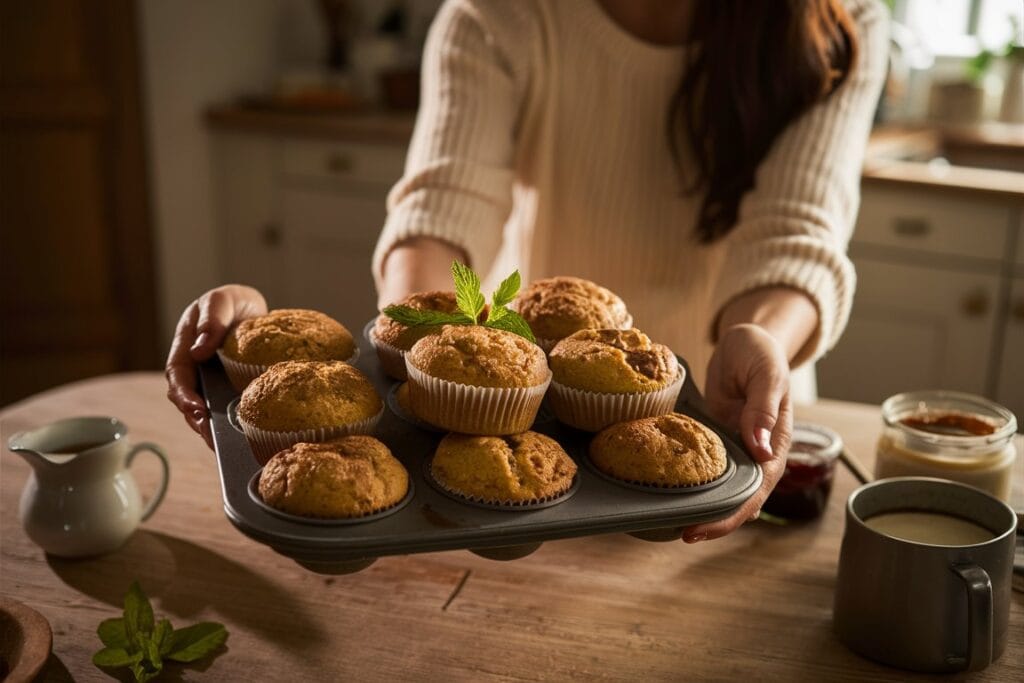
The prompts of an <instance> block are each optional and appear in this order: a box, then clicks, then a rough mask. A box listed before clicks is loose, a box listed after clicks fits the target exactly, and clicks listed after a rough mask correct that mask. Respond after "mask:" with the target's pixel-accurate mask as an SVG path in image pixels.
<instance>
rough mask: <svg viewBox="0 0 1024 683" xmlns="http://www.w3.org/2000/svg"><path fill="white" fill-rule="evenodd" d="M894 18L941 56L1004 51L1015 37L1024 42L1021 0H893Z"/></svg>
mask: <svg viewBox="0 0 1024 683" xmlns="http://www.w3.org/2000/svg"><path fill="white" fill-rule="evenodd" d="M889 4H890V5H891V6H892V8H893V10H892V13H893V18H894V19H895V20H896V21H898V22H900V23H902V24H904V25H906V26H907V28H909V29H910V30H911V31H913V32H914V33H915V34H917V35H918V36H919V37H920V38H921V40H922V41H923V42H924V44H925V45H926V46H927V47H928V49H929V50H930V51H931V52H932V53H933V54H935V55H939V56H957V57H972V56H974V55H976V54H977V53H978V52H979V51H980V50H982V49H988V50H992V51H994V52H997V53H998V52H1001V51H1002V49H1003V48H1004V47H1005V46H1006V44H1007V43H1008V42H1010V40H1011V39H1012V40H1013V41H1014V42H1015V43H1018V44H1019V43H1024V2H1022V0H894V1H893V2H890V3H889Z"/></svg>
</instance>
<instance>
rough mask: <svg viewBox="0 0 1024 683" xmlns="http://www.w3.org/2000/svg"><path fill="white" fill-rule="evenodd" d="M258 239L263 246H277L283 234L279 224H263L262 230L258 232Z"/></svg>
mask: <svg viewBox="0 0 1024 683" xmlns="http://www.w3.org/2000/svg"><path fill="white" fill-rule="evenodd" d="M260 241H261V242H263V246H265V247H270V248H272V249H273V248H274V247H278V246H280V245H281V242H282V241H283V235H282V234H281V226H280V225H278V224H277V223H267V224H266V225H264V226H263V230H262V231H261V232H260Z"/></svg>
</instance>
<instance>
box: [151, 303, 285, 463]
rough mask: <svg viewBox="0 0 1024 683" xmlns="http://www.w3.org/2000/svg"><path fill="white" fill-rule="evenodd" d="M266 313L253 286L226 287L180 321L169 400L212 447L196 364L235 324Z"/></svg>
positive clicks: (169, 360) (195, 305)
mask: <svg viewBox="0 0 1024 683" xmlns="http://www.w3.org/2000/svg"><path fill="white" fill-rule="evenodd" d="M266 312H267V302H266V301H264V299H263V295H262V294H260V293H259V292H258V291H256V290H255V289H253V288H252V287H246V286H244V285H224V286H222V287H217V288H216V289H211V290H210V291H208V292H207V293H206V294H203V295H202V296H201V297H199V298H198V299H196V300H195V301H193V302H192V303H191V304H189V305H188V308H186V309H185V312H184V313H182V314H181V318H180V319H179V320H178V328H177V329H176V330H175V332H174V340H173V341H172V342H171V351H170V353H169V354H168V355H167V365H166V368H165V374H166V375H167V398H169V399H170V401H171V403H173V404H174V405H175V406H176V407H177V408H178V410H180V411H181V413H182V415H184V416H185V422H187V423H188V426H189V427H191V428H192V429H194V430H195V431H196V432H197V433H198V434H199V435H200V436H202V437H203V439H204V440H205V441H206V445H207V446H209V447H210V448H213V436H212V435H211V433H210V415H209V413H208V412H207V410H206V403H205V402H204V401H203V399H202V398H201V397H200V396H199V394H198V393H197V392H196V365H197V363H200V362H202V361H205V360H207V359H208V358H210V357H211V356H212V355H213V354H214V352H215V351H216V350H217V349H218V348H219V347H220V345H221V343H222V342H223V341H224V337H225V336H226V335H227V332H228V330H229V329H230V328H231V326H232V325H234V324H235V323H237V322H239V321H240V320H245V319H246V318H255V317H256V316H259V315H264V314H266Z"/></svg>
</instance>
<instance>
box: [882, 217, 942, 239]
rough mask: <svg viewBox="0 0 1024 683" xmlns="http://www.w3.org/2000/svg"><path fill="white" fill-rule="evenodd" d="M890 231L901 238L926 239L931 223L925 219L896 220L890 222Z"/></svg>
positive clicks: (903, 218) (930, 229)
mask: <svg viewBox="0 0 1024 683" xmlns="http://www.w3.org/2000/svg"><path fill="white" fill-rule="evenodd" d="M892 229H893V232H895V233H896V234H897V235H900V236H902V237H927V236H928V235H929V234H930V233H931V231H932V226H931V223H929V222H928V220H927V219H925V218H906V217H901V218H897V219H896V220H894V221H893V222H892Z"/></svg>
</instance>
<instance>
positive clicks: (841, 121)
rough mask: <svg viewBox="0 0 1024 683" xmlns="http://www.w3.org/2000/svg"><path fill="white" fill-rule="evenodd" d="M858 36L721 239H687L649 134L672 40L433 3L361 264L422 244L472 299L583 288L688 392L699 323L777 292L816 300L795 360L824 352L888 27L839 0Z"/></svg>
mask: <svg viewBox="0 0 1024 683" xmlns="http://www.w3.org/2000/svg"><path fill="white" fill-rule="evenodd" d="M848 7H849V10H850V12H851V14H852V15H853V17H854V19H855V20H856V23H857V27H858V31H859V33H858V37H859V39H860V53H859V55H860V56H859V59H858V61H857V63H856V65H855V68H854V69H853V71H852V72H851V73H850V75H849V76H848V78H847V79H846V81H845V82H844V84H843V85H842V86H841V87H840V89H839V90H837V91H836V92H835V93H833V95H832V96H831V97H829V98H828V99H827V100H826V101H825V102H823V103H821V104H819V105H817V106H816V107H814V108H813V109H811V110H810V111H808V112H807V113H805V114H804V115H803V116H802V117H801V118H799V119H798V120H796V121H795V122H794V123H793V124H791V125H790V126H789V128H788V129H786V130H785V131H784V132H783V134H782V135H781V136H780V137H779V139H778V140H777V141H776V142H775V144H774V146H773V147H772V148H771V150H770V151H769V153H768V155H767V156H766V158H765V159H764V161H763V162H762V164H761V166H760V167H759V169H758V171H757V174H756V184H755V187H754V188H753V189H752V190H750V191H749V192H748V193H747V194H746V195H745V197H744V198H743V201H742V202H741V205H740V211H739V220H738V223H737V225H736V226H735V228H734V229H733V230H732V232H730V233H729V235H728V236H727V237H726V238H724V239H722V240H720V241H718V242H716V243H715V244H712V245H701V244H699V243H698V242H697V241H696V240H695V238H694V230H693V223H694V220H695V216H696V212H697V209H698V207H699V203H700V198H699V197H696V196H686V195H683V194H682V193H681V192H680V190H679V187H680V185H679V181H678V174H677V171H676V168H675V166H674V163H673V160H672V157H671V155H670V153H669V148H668V143H667V140H666V133H665V131H666V125H665V117H666V113H667V111H668V103H669V99H670V97H671V95H672V93H673V92H674V90H675V88H676V86H677V84H678V83H679V80H680V77H681V74H682V70H683V68H684V61H685V57H686V51H687V49H688V48H687V47H685V46H679V47H661V46H654V45H651V44H648V43H645V42H642V41H641V40H639V39H637V38H635V37H633V36H632V35H630V34H628V33H626V32H625V31H624V30H623V29H622V28H620V27H619V26H618V25H617V24H615V23H614V21H612V19H611V18H610V17H608V16H607V15H606V14H605V13H604V11H603V9H602V8H601V7H600V5H599V4H598V2H597V0H448V2H446V4H445V5H444V6H443V8H442V9H441V10H440V12H439V14H438V16H437V18H436V20H435V21H434V24H433V26H432V28H431V31H430V34H429V37H428V40H427V45H426V50H425V53H424V63H423V88H422V103H421V105H420V110H419V114H418V117H417V121H416V129H415V133H414V134H413V139H412V143H411V146H410V148H409V154H408V159H407V161H406V167H405V174H404V176H403V177H402V179H401V180H400V181H399V182H398V183H397V184H396V185H395V187H394V189H393V190H392V191H391V194H390V196H389V197H388V218H387V222H386V224H385V226H384V229H383V232H382V233H381V236H380V239H379V241H378V244H377V249H376V252H375V254H374V263H373V269H374V273H375V275H376V277H378V278H379V277H380V273H381V265H382V262H383V259H384V257H385V256H386V255H387V253H388V252H389V250H390V249H391V248H392V247H393V246H394V245H395V244H397V243H399V242H401V241H402V240H403V239H407V238H409V237H412V236H417V235H427V236H433V237H437V238H439V239H442V240H445V241H447V242H450V243H452V244H454V245H457V246H459V247H461V248H462V249H464V250H465V251H466V253H467V254H468V255H469V259H470V262H471V265H472V266H473V267H474V268H475V269H476V270H477V271H478V272H480V273H481V274H484V273H486V274H487V275H486V276H485V293H489V292H490V291H491V289H492V288H493V286H494V285H495V284H496V282H497V281H499V280H500V279H501V278H502V277H504V276H506V275H507V274H508V273H509V272H511V271H512V270H514V269H515V268H518V269H519V270H520V272H521V273H522V275H523V278H524V282H528V281H530V280H531V279H536V278H540V277H547V276H551V275H577V276H580V277H584V278H588V279H590V280H593V281H595V282H597V283H599V284H601V285H604V286H606V287H608V288H609V289H611V290H612V291H614V292H616V293H617V294H619V295H620V296H621V297H622V298H623V299H624V300H625V302H626V304H627V306H628V307H629V310H630V312H631V313H632V314H633V317H634V320H635V323H634V324H635V325H636V326H637V327H639V328H640V329H642V330H644V331H645V332H647V333H648V334H649V335H650V336H651V338H652V339H654V340H655V341H659V342H662V343H665V344H668V345H669V346H670V347H671V348H673V349H674V350H675V351H676V353H678V354H680V355H682V356H683V357H684V358H686V359H687V360H688V361H689V364H690V367H691V369H692V371H693V373H694V375H695V378H696V379H697V381H698V385H699V386H703V377H704V371H705V369H706V366H707V363H708V360H709V358H710V354H711V351H712V334H711V329H712V324H713V321H714V320H715V318H716V316H717V314H718V312H719V311H720V310H721V309H722V307H723V306H724V305H725V304H726V303H727V302H728V301H729V300H730V299H731V298H733V297H735V296H737V295H738V294H741V293H743V292H746V291H748V290H751V289H754V288H757V287H761V286H765V285H786V286H791V287H796V288H798V289H800V290H802V291H804V292H806V293H807V294H808V295H809V296H810V297H811V298H812V299H813V301H814V302H815V304H816V306H817V309H818V314H819V316H818V317H819V324H818V329H817V331H816V332H815V334H814V337H813V338H812V340H811V342H810V343H809V344H808V345H807V347H805V349H804V351H803V352H802V353H801V357H800V358H798V359H797V362H802V361H806V360H809V359H814V358H817V357H818V356H820V355H821V354H823V353H824V352H825V351H826V350H827V349H828V348H830V347H831V346H832V345H833V344H834V343H835V342H836V340H837V339H838V337H839V335H840V333H841V332H842V330H843V327H844V326H845V324H846V320H847V317H848V315H849V311H850V306H851V303H852V299H853V290H854V285H855V275H854V271H853V266H852V264H851V263H850V261H849V259H848V258H847V257H846V245H847V242H848V241H849V238H850V232H851V230H852V226H853V223H854V219H855V217H856V213H857V205H858V202H859V182H860V170H861V163H862V157H863V150H864V146H865V144H866V141H867V136H868V132H869V129H870V125H871V117H872V113H873V111H874V107H875V103H876V100H877V96H878V92H879V89H880V87H881V82H882V79H883V76H884V72H885V66H886V54H887V40H888V23H887V16H886V14H885V12H884V10H882V9H880V4H879V3H877V2H874V1H873V0H848Z"/></svg>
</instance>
